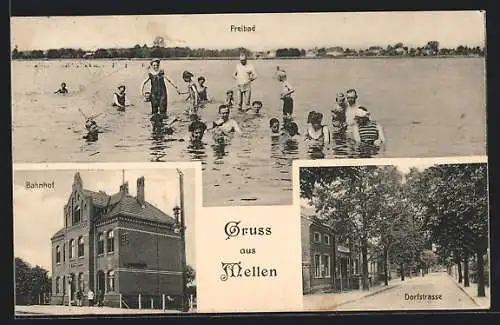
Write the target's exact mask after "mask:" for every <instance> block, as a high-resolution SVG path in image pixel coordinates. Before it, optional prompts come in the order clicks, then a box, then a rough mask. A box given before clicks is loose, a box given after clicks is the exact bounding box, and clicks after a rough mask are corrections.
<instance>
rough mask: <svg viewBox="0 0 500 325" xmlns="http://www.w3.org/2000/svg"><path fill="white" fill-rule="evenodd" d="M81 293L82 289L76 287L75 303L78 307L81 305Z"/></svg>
mask: <svg viewBox="0 0 500 325" xmlns="http://www.w3.org/2000/svg"><path fill="white" fill-rule="evenodd" d="M82 299H83V293H82V290H80V289H78V291H77V292H76V304H77V306H78V307H81V306H82Z"/></svg>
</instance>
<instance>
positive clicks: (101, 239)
mask: <svg viewBox="0 0 500 325" xmlns="http://www.w3.org/2000/svg"><path fill="white" fill-rule="evenodd" d="M101 254H104V234H103V233H102V232H100V233H99V235H98V237H97V255H101Z"/></svg>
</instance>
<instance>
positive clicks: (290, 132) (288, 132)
mask: <svg viewBox="0 0 500 325" xmlns="http://www.w3.org/2000/svg"><path fill="white" fill-rule="evenodd" d="M283 135H284V136H285V137H286V138H287V140H292V139H295V138H296V137H297V136H299V135H300V133H299V126H298V125H297V123H295V122H290V124H289V125H288V127H287V128H286V129H284V132H283Z"/></svg>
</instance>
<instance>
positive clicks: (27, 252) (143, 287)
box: [13, 163, 201, 316]
mask: <svg viewBox="0 0 500 325" xmlns="http://www.w3.org/2000/svg"><path fill="white" fill-rule="evenodd" d="M98 165H100V166H95V165H89V164H79V166H77V165H73V164H52V165H48V167H46V168H42V169H35V170H33V169H32V167H31V166H28V167H29V168H18V169H16V170H14V186H13V188H14V255H15V271H16V272H15V273H16V275H15V294H16V296H15V300H16V309H15V314H16V316H33V315H66V316H72V315H73V316H74V315H92V314H98V315H99V314H138V313H141V314H150V313H166V312H177V313H179V312H196V260H195V254H196V252H195V215H196V209H197V206H196V202H198V201H199V198H197V197H196V195H198V194H197V191H193V189H195V188H200V189H201V173H199V166H196V165H198V164H196V163H194V164H193V163H191V164H190V163H185V164H179V166H176V168H174V167H173V166H172V165H170V166H161V165H162V164H154V165H153V166H151V165H149V166H148V165H145V164H124V166H123V168H122V169H116V165H115V166H110V165H107V166H103V164H98ZM195 166H196V167H198V168H196V167H195Z"/></svg>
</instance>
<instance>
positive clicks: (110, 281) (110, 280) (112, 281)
mask: <svg viewBox="0 0 500 325" xmlns="http://www.w3.org/2000/svg"><path fill="white" fill-rule="evenodd" d="M108 291H115V271H113V270H111V271H108Z"/></svg>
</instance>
